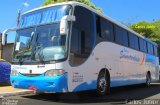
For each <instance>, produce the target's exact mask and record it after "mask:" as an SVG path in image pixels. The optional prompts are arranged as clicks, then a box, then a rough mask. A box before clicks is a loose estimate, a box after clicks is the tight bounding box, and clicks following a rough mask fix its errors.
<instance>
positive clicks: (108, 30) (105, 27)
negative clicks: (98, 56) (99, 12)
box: [100, 18, 114, 41]
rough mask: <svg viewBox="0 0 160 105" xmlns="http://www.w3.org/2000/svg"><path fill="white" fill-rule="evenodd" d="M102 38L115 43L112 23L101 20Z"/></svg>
mask: <svg viewBox="0 0 160 105" xmlns="http://www.w3.org/2000/svg"><path fill="white" fill-rule="evenodd" d="M100 37H102V38H104V39H106V40H108V41H113V40H114V37H113V24H112V23H110V22H109V21H107V20H105V19H103V18H101V34H100Z"/></svg>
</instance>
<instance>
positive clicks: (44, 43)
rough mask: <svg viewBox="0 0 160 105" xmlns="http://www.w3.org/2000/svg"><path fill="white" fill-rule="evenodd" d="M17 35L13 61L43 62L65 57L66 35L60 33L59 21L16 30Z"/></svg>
mask: <svg viewBox="0 0 160 105" xmlns="http://www.w3.org/2000/svg"><path fill="white" fill-rule="evenodd" d="M35 30H36V31H35ZM17 36H18V37H17V40H16V45H15V49H14V55H13V62H24V63H25V62H37V61H38V62H39V61H43V62H45V61H55V60H60V59H64V58H65V57H66V52H67V51H66V35H60V31H59V23H55V24H52V25H42V26H38V27H37V28H36V29H35V28H28V29H23V30H18V31H17Z"/></svg>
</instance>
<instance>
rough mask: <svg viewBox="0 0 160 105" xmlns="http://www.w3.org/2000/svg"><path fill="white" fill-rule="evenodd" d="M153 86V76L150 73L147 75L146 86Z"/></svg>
mask: <svg viewBox="0 0 160 105" xmlns="http://www.w3.org/2000/svg"><path fill="white" fill-rule="evenodd" d="M150 85H151V74H150V73H149V72H148V73H147V75H146V86H147V87H149V86H150Z"/></svg>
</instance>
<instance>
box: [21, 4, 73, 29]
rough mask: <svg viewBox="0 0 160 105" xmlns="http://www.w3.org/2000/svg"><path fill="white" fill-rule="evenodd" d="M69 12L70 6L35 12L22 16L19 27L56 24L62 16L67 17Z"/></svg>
mask: <svg viewBox="0 0 160 105" xmlns="http://www.w3.org/2000/svg"><path fill="white" fill-rule="evenodd" d="M70 12H71V6H69V5H63V6H62V5H61V6H54V7H49V8H45V9H40V10H36V11H33V12H30V13H27V14H24V15H23V16H22V18H21V21H20V22H21V23H20V27H21V28H24V27H29V26H34V25H40V24H47V23H52V22H57V21H60V20H61V19H62V17H63V16H65V15H69V14H70Z"/></svg>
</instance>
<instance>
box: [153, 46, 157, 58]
mask: <svg viewBox="0 0 160 105" xmlns="http://www.w3.org/2000/svg"><path fill="white" fill-rule="evenodd" d="M154 55H155V56H158V50H157V47H156V46H154Z"/></svg>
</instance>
